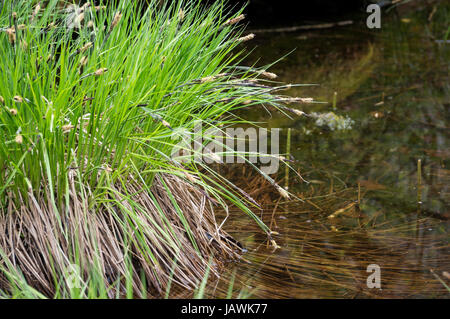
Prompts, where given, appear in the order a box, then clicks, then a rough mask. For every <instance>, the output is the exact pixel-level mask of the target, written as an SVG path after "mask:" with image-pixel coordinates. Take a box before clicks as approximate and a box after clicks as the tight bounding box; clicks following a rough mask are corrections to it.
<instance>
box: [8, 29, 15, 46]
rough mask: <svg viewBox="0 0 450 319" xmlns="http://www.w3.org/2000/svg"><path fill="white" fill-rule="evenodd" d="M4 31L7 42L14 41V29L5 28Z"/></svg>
mask: <svg viewBox="0 0 450 319" xmlns="http://www.w3.org/2000/svg"><path fill="white" fill-rule="evenodd" d="M6 33H7V34H8V41H9V43H11V44H14V43H16V30H14V28H8V29H6Z"/></svg>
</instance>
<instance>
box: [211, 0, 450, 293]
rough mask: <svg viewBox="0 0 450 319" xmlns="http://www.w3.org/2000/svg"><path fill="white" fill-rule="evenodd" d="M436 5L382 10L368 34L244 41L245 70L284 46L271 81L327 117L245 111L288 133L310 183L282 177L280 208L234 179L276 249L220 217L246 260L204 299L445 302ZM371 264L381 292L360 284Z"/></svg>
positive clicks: (352, 31) (444, 56) (443, 67)
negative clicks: (255, 204) (285, 189)
mask: <svg viewBox="0 0 450 319" xmlns="http://www.w3.org/2000/svg"><path fill="white" fill-rule="evenodd" d="M442 3H443V2H442ZM442 3H441V4H438V5H437V7H436V10H433V8H432V7H429V8H428V7H427V8H414V9H413V10H411V11H406V12H402V13H400V14H399V13H398V12H397V13H395V12H394V13H391V14H389V16H386V17H384V18H383V27H382V29H381V30H379V31H374V30H369V29H367V28H365V26H363V25H362V24H358V23H356V24H354V25H352V26H346V27H341V28H334V29H328V30H322V31H314V32H308V33H295V34H292V33H286V34H277V35H276V36H273V35H268V36H264V35H261V36H258V37H257V38H258V40H257V41H258V42H257V45H258V46H257V48H256V49H255V50H254V51H253V52H252V54H251V57H257V58H259V57H261V58H260V60H259V61H258V65H264V64H265V63H270V62H271V61H273V60H274V59H276V58H278V57H280V56H282V55H285V54H286V53H287V52H289V51H291V50H292V49H293V48H295V47H296V48H297V49H296V51H295V52H293V53H291V54H290V55H289V56H288V57H286V58H285V59H284V60H283V61H282V62H280V63H278V64H277V65H275V66H274V67H273V68H272V69H271V71H273V72H276V73H278V74H279V76H280V79H281V80H282V81H284V82H288V83H289V82H290V83H320V84H321V85H320V86H316V87H301V88H293V89H291V90H290V92H289V94H291V95H296V96H301V97H314V98H315V99H316V100H318V101H325V102H329V103H328V104H312V105H306V106H305V105H300V106H299V108H300V109H302V110H303V111H305V112H307V113H310V114H311V113H313V112H316V113H317V114H320V113H327V112H333V113H332V114H331V115H329V116H328V117H327V118H328V120H327V119H324V120H322V121H319V120H318V119H319V117H316V118H315V119H312V118H306V117H303V118H293V119H289V118H286V115H283V114H281V113H279V112H278V113H277V112H272V115H270V116H269V115H268V113H266V112H264V109H263V108H260V109H254V110H251V111H248V112H246V113H245V115H246V117H247V118H248V117H249V116H250V117H251V118H252V119H254V120H257V121H265V122H267V123H268V126H269V127H282V128H289V127H290V128H292V141H291V145H292V149H291V152H292V155H293V157H294V158H295V160H296V165H295V168H296V170H298V172H299V173H300V174H301V175H302V177H303V178H304V179H306V180H308V181H309V183H308V184H306V183H304V182H302V181H301V179H299V178H295V176H293V174H291V176H290V179H289V190H290V191H291V192H292V193H293V194H295V195H296V196H298V197H299V198H301V199H303V200H304V201H303V202H302V201H290V202H286V201H284V200H280V199H279V195H278V194H275V193H274V192H273V189H272V188H271V186H270V185H268V184H267V183H266V182H264V181H263V180H262V179H261V178H258V177H256V176H253V177H252V176H251V175H250V174H249V173H248V171H245V172H236V170H235V171H234V174H236V180H237V181H238V186H239V183H241V184H242V186H243V188H244V189H246V190H248V189H250V190H252V189H253V190H254V191H253V192H249V193H250V195H251V196H253V197H254V198H255V199H257V200H258V201H260V202H263V203H266V205H265V206H264V209H261V211H257V213H258V214H259V215H260V216H261V218H262V219H263V221H264V222H266V223H267V225H270V226H271V229H272V230H273V231H274V232H275V233H274V235H273V238H274V240H275V241H276V243H277V244H278V245H279V246H280V248H279V249H276V250H274V248H273V245H270V246H269V245H268V240H267V237H265V235H264V234H263V233H262V232H261V231H260V230H259V229H258V226H256V225H255V224H254V222H253V221H251V220H249V219H248V218H246V217H242V215H241V214H240V213H238V212H235V213H233V212H232V213H231V216H230V217H229V219H228V220H227V222H226V223H225V227H226V230H227V231H228V232H229V233H230V234H231V235H232V236H234V237H235V238H236V239H238V240H239V241H240V242H242V243H243V245H244V246H245V247H246V248H247V249H248V252H247V253H246V254H244V255H243V258H242V261H241V262H239V263H237V264H235V265H232V266H229V267H227V270H226V271H225V273H224V274H223V276H222V277H221V278H219V279H214V280H211V282H210V284H209V285H208V289H207V293H206V296H209V297H219V298H224V297H226V296H229V295H230V292H232V296H233V297H237V296H238V295H239V294H241V295H240V296H241V297H242V296H244V297H245V296H250V297H252V298H330V297H337V298H367V297H368V298H402V297H432V298H433V297H441V298H442V297H449V296H450V294H449V291H448V290H447V289H446V288H445V286H444V285H443V284H442V282H440V281H439V279H438V278H437V277H439V278H441V280H443V281H444V283H446V284H447V285H449V284H450V278H446V277H445V275H446V274H448V272H450V258H449V257H450V245H449V239H450V236H449V218H450V212H449V199H450V197H449V185H450V171H449V170H448V165H449V156H450V151H449V149H450V148H449V139H448V137H449V136H448V134H449V133H448V132H449V127H448V125H449V124H448V123H449V106H450V98H449V85H450V84H449V81H448V80H449V79H448V74H449V64H448V61H449V45H448V44H439V43H437V42H436V40H439V39H443V38H444V37H445V34H446V32H447V33H448V29H447V28H448V21H449V15H450V10H449V8H450V7H449V5H445V4H442ZM433 11H434V13H433V14H432V15H431V14H430V12H433ZM253 62H256V60H253V61H252V60H251V58H250V62H249V63H253ZM334 92H337V95H336V96H335V94H334ZM334 98H336V107H335V108H333V107H332V101H333V99H334ZM346 118H348V119H351V120H349V122H348V125H346V126H343V127H341V126H339V125H337V124H336V123H337V122H339V121H342V120H343V119H346ZM333 123H334V124H333ZM284 131H286V130H284ZM281 141H283V138H282V139H281ZM419 159H420V160H421V173H418V172H419V171H418V160H419ZM244 170H246V168H244ZM281 170H284V168H283V169H280V171H281ZM418 175H420V184H419V182H418V179H419V176H418ZM242 176H248V177H246V178H245V180H242ZM283 178H285V177H284V176H282V175H280V176H279V177H278V180H279V181H280V183H281V184H284V181H283V180H282V179H283ZM418 188H420V191H419V192H418ZM370 264H377V265H379V266H380V269H381V289H377V288H374V289H370V288H368V286H367V278H368V276H369V275H370V274H371V273H369V272H367V267H368V266H369V265H370ZM433 272H434V273H433ZM445 272H447V273H445Z"/></svg>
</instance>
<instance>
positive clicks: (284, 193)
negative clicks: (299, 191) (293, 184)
mask: <svg viewBox="0 0 450 319" xmlns="http://www.w3.org/2000/svg"><path fill="white" fill-rule="evenodd" d="M275 188H276V189H277V191H278V193H280V195H281V196H283V197H284V198H286V199H290V196H289V193H288V192H287V191H286V190H285V189H284V188H283V187H281V186H280V185H275Z"/></svg>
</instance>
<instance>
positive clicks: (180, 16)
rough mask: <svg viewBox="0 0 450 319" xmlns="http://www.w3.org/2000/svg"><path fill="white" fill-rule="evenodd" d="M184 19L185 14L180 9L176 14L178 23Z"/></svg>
mask: <svg viewBox="0 0 450 319" xmlns="http://www.w3.org/2000/svg"><path fill="white" fill-rule="evenodd" d="M184 17H185V13H184V10H183V9H180V11H179V12H178V19H180V21H183V20H184Z"/></svg>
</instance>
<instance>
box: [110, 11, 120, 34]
mask: <svg viewBox="0 0 450 319" xmlns="http://www.w3.org/2000/svg"><path fill="white" fill-rule="evenodd" d="M120 19H122V13H120V11H119V12H117V13H116V14H115V15H114V19H113V22H112V23H111V28H110V29H109V31H110V32H111V31H112V30H113V29H114V28H115V27H116V26H117V24H118V23H119V22H120Z"/></svg>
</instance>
